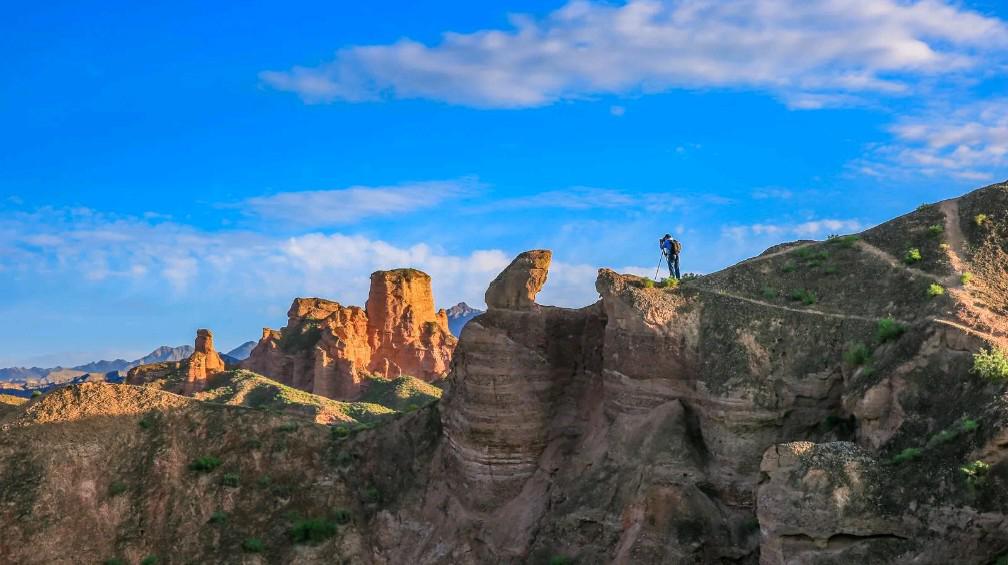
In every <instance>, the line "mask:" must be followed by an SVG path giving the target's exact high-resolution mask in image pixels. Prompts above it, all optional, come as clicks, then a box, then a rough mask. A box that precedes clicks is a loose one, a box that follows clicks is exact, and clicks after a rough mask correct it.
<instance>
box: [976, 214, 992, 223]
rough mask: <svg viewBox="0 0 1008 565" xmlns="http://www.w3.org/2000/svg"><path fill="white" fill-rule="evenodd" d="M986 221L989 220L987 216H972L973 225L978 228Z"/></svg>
mask: <svg viewBox="0 0 1008 565" xmlns="http://www.w3.org/2000/svg"><path fill="white" fill-rule="evenodd" d="M988 220H990V218H988V217H987V214H977V215H976V216H973V223H974V224H976V225H978V226H982V225H984V224H986V223H987V221H988Z"/></svg>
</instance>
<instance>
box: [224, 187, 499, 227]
mask: <svg viewBox="0 0 1008 565" xmlns="http://www.w3.org/2000/svg"><path fill="white" fill-rule="evenodd" d="M480 187H481V185H480V183H479V182H478V181H477V180H476V179H474V178H464V179H459V180H446V181H427V182H416V183H409V184H401V185H396V186H382V187H370V186H352V187H349V188H343V189H337V190H312V191H304V192H281V193H279V194H274V195H272V196H257V197H254V198H249V199H248V200H245V201H244V203H243V205H242V208H243V210H244V211H245V212H246V213H248V214H252V215H256V216H260V217H263V218H267V219H271V220H280V221H283V222H285V223H289V224H296V225H299V226H303V227H326V226H333V225H339V224H348V223H353V222H358V221H360V220H362V219H365V218H369V217H375V216H389V215H395V214H404V213H408V212H413V211H417V210H424V209H430V208H434V207H436V206H439V205H441V204H442V203H444V202H445V201H449V200H453V199H457V198H465V197H467V196H471V195H472V194H474V193H475V192H476V191H477V190H478V189H479V188H480Z"/></svg>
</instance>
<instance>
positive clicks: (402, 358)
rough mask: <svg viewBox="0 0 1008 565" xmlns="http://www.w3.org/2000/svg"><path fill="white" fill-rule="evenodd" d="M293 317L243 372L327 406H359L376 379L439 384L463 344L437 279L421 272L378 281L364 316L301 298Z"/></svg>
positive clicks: (400, 272) (267, 333)
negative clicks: (435, 286) (331, 401)
mask: <svg viewBox="0 0 1008 565" xmlns="http://www.w3.org/2000/svg"><path fill="white" fill-rule="evenodd" d="M287 316H288V321H287V325H286V326H285V327H284V328H283V329H282V330H279V331H277V330H271V329H269V328H266V329H264V330H263V336H262V339H260V340H259V343H258V344H257V345H256V347H255V348H254V349H253V350H252V353H251V354H250V355H249V358H248V359H246V360H245V361H243V362H242V363H241V367H242V368H244V369H248V370H250V371H254V372H256V373H259V374H262V375H266V376H268V377H270V378H273V379H275V380H277V381H279V382H281V383H284V384H287V385H290V386H294V387H297V388H300V389H302V390H306V391H309V392H312V393H314V394H318V395H321V396H325V397H328V398H337V399H353V398H356V397H357V396H358V395H359V394H360V393H361V390H362V388H363V387H364V384H365V382H366V380H367V379H368V378H369V377H371V376H373V375H379V376H381V377H384V378H396V377H399V376H402V375H410V376H414V377H417V378H420V379H423V380H425V381H428V382H429V381H433V380H436V379H439V378H441V377H443V376H444V375H445V374H446V373H447V371H448V366H449V363H450V361H451V356H452V352H453V350H454V349H455V345H456V343H457V340H456V339H455V337H454V336H452V335H451V332H449V331H448V318H447V316H446V315H445V312H444V311H443V310H439V311H435V309H434V297H433V293H432V292H431V280H430V276H428V275H427V274H425V273H422V272H420V271H417V270H415V269H397V270H394V271H378V272H376V273H374V274H372V275H371V289H370V292H369V293H368V300H367V305H366V308H365V309H362V308H359V307H357V306H342V305H340V304H338V303H336V302H332V301H329V300H324V299H321V298H297V299H295V300H294V303H293V304H292V305H291V308H290V311H288V313H287Z"/></svg>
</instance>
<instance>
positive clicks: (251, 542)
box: [242, 538, 266, 553]
mask: <svg viewBox="0 0 1008 565" xmlns="http://www.w3.org/2000/svg"><path fill="white" fill-rule="evenodd" d="M264 549H266V546H265V545H263V542H262V540H261V539H259V538H248V539H246V540H245V541H243V542H242V550H243V551H245V552H246V553H262V552H263V550H264Z"/></svg>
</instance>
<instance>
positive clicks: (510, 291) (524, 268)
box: [486, 249, 553, 310]
mask: <svg viewBox="0 0 1008 565" xmlns="http://www.w3.org/2000/svg"><path fill="white" fill-rule="evenodd" d="M552 259H553V252H552V251H549V250H548V249H537V250H533V251H526V252H524V253H522V254H521V255H519V256H517V257H515V259H514V261H511V264H510V265H508V266H507V268H505V269H504V270H503V271H501V273H500V274H499V275H497V278H496V279H494V280H493V282H492V283H490V288H488V289H487V291H486V303H487V307H489V308H490V309H491V310H493V309H502V310H528V309H531V308H532V307H533V306H535V297H536V295H537V294H539V291H540V290H542V287H543V285H544V284H546V274H547V273H548V272H549V265H550V261H551V260H552Z"/></svg>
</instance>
